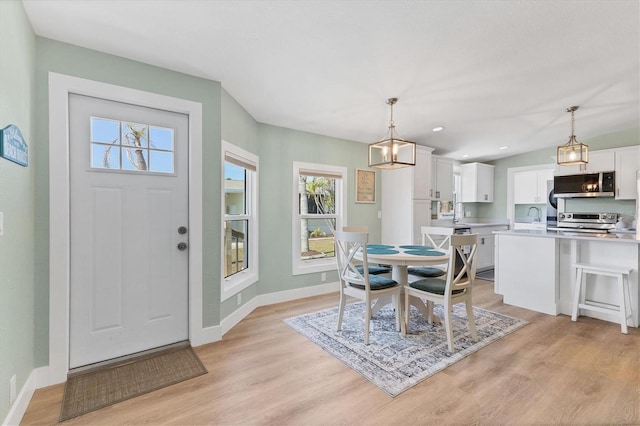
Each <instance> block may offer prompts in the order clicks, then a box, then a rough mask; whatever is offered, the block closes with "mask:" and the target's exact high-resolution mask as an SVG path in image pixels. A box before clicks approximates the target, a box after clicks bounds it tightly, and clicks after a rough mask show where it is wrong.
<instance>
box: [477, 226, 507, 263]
mask: <svg viewBox="0 0 640 426" xmlns="http://www.w3.org/2000/svg"><path fill="white" fill-rule="evenodd" d="M507 229H508V226H504V225H501V226H483V227H478V228H474V227H471V233H472V234H478V249H477V250H478V251H477V252H476V262H477V264H476V267H477V270H479V271H481V270H485V269H491V268H493V266H494V263H495V241H496V237H495V235H494V234H493V231H505V230H507Z"/></svg>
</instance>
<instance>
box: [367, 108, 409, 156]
mask: <svg viewBox="0 0 640 426" xmlns="http://www.w3.org/2000/svg"><path fill="white" fill-rule="evenodd" d="M396 102H398V98H389V99H387V104H388V105H390V106H391V120H390V121H389V132H388V133H387V135H386V138H385V139H383V140H381V141H380V142H376V143H372V144H370V145H369V167H376V168H379V169H399V168H401V167H409V166H415V165H416V143H415V142H411V141H407V140H404V139H402V138H399V137H397V136H396V135H395V134H394V130H395V128H396V126H395V125H394V123H393V106H394V105H395V104H396Z"/></svg>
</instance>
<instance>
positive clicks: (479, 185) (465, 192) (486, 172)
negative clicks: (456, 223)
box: [460, 163, 495, 203]
mask: <svg viewBox="0 0 640 426" xmlns="http://www.w3.org/2000/svg"><path fill="white" fill-rule="evenodd" d="M494 168H495V166H493V165H490V164H483V163H467V164H463V165H461V166H460V171H461V172H460V178H461V185H460V186H461V192H462V194H461V196H460V201H461V202H463V203H492V202H493V173H494Z"/></svg>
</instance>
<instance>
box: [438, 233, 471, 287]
mask: <svg viewBox="0 0 640 426" xmlns="http://www.w3.org/2000/svg"><path fill="white" fill-rule="evenodd" d="M477 250H478V234H454V235H451V237H450V243H449V266H448V268H447V288H446V290H445V295H446V294H449V295H451V294H453V292H457V291H458V290H462V291H466V290H467V289H468V288H470V287H471V286H473V283H474V281H475V279H476V267H477V262H476V251H477Z"/></svg>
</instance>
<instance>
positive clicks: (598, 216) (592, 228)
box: [547, 213, 618, 234]
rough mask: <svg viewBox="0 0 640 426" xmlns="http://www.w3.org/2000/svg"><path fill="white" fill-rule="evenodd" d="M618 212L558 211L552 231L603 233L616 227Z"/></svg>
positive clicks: (551, 227)
mask: <svg viewBox="0 0 640 426" xmlns="http://www.w3.org/2000/svg"><path fill="white" fill-rule="evenodd" d="M617 221H618V213H558V224H557V225H556V226H550V227H547V229H549V230H552V231H569V232H587V233H596V234H603V233H608V232H609V231H614V230H615V229H616V222H617Z"/></svg>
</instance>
